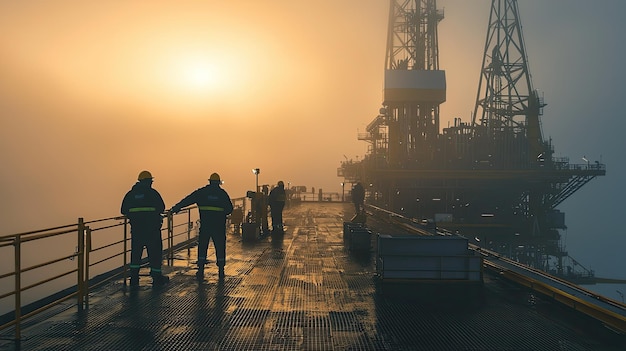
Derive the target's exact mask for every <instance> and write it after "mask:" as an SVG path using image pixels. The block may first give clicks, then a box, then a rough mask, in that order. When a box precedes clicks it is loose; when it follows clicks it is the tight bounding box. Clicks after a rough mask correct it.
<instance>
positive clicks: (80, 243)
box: [76, 217, 85, 311]
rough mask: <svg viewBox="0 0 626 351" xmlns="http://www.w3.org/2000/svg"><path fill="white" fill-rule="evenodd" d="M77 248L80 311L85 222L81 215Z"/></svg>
mask: <svg viewBox="0 0 626 351" xmlns="http://www.w3.org/2000/svg"><path fill="white" fill-rule="evenodd" d="M77 239H78V250H77V253H76V254H77V255H78V259H77V260H76V261H78V263H77V265H78V266H77V272H78V274H77V275H78V277H77V285H78V286H77V287H78V294H77V295H78V310H79V311H81V310H82V309H83V297H84V295H83V293H84V291H83V285H84V279H85V278H84V277H85V274H84V273H85V271H84V270H85V222H84V219H83V218H82V217H81V218H79V219H78V238H77Z"/></svg>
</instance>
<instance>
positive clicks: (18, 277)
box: [14, 235, 22, 340]
mask: <svg viewBox="0 0 626 351" xmlns="http://www.w3.org/2000/svg"><path fill="white" fill-rule="evenodd" d="M14 246H15V340H20V339H21V338H22V330H21V322H22V274H21V273H22V263H21V261H22V257H21V256H22V236H21V235H16V236H15V242H14Z"/></svg>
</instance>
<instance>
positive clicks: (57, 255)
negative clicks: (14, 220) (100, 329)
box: [0, 198, 246, 340]
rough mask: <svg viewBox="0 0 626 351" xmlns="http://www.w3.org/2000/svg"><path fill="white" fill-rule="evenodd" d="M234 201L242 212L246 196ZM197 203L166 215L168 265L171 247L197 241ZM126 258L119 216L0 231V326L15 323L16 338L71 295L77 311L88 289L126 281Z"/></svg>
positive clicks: (125, 231) (125, 229)
mask: <svg viewBox="0 0 626 351" xmlns="http://www.w3.org/2000/svg"><path fill="white" fill-rule="evenodd" d="M232 201H233V204H234V205H235V207H236V208H241V211H242V212H243V213H245V208H246V198H236V199H232ZM195 208H196V207H195V206H193V207H188V208H185V209H183V210H182V211H181V212H179V213H177V214H175V215H173V214H171V213H167V214H164V220H163V226H162V228H161V233H162V234H161V237H162V240H163V243H164V245H163V255H164V257H165V258H166V260H167V264H168V265H172V264H173V260H174V251H175V250H179V249H183V248H185V247H187V248H188V249H189V248H190V247H191V246H192V245H193V244H194V243H195V239H196V236H197V229H198V224H199V221H198V211H196V210H194V209H195ZM129 261H130V224H129V222H128V219H127V218H125V217H123V216H118V217H109V218H102V219H96V220H90V221H86V220H84V219H83V218H78V220H77V222H76V223H72V224H68V225H63V226H58V227H52V228H46V229H40V230H34V231H29V232H24V233H18V234H10V235H4V236H1V237H0V263H1V267H2V270H1V271H0V308H1V309H2V310H1V312H0V323H1V325H0V331H3V330H7V329H9V328H10V327H13V328H14V337H15V340H19V339H20V338H21V326H22V324H23V322H24V321H25V320H26V319H28V318H29V317H32V316H35V315H37V314H40V313H42V312H44V311H47V310H49V309H51V308H53V307H55V306H58V305H60V304H61V303H63V302H65V301H68V300H71V299H76V306H77V308H78V310H79V311H81V310H82V309H84V308H86V307H88V304H89V290H90V289H91V288H94V287H97V286H98V285H101V284H104V283H106V282H108V281H110V280H112V279H119V278H120V277H123V278H124V285H126V281H127V279H126V278H127V273H128V264H129ZM144 261H145V258H144ZM11 281H13V283H12V284H11ZM51 292H53V293H51ZM11 298H12V301H10V300H11Z"/></svg>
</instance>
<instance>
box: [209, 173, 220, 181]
mask: <svg viewBox="0 0 626 351" xmlns="http://www.w3.org/2000/svg"><path fill="white" fill-rule="evenodd" d="M209 180H211V181H213V180H215V181H218V182H219V181H220V175H219V174H217V173H213V174H211V176H210V177H209Z"/></svg>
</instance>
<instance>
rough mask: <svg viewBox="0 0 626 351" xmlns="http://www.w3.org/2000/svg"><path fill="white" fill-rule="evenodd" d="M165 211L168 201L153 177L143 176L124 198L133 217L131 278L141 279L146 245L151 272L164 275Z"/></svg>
mask: <svg viewBox="0 0 626 351" xmlns="http://www.w3.org/2000/svg"><path fill="white" fill-rule="evenodd" d="M164 211H165V203H164V202H163V198H162V197H161V194H159V192H158V191H156V190H155V189H153V188H152V180H151V179H143V180H140V181H138V182H137V183H135V185H133V187H132V189H131V190H130V191H129V192H128V193H126V195H125V196H124V200H122V208H121V212H122V214H123V215H124V216H126V217H127V218H128V219H129V221H130V232H131V239H130V247H131V248H130V282H131V285H134V284H137V283H138V281H139V268H140V267H141V256H142V254H143V248H144V246H145V247H146V250H147V251H148V260H149V261H150V275H151V276H152V277H153V278H155V277H160V276H161V264H162V256H161V254H162V252H163V242H162V241H161V225H162V224H163V218H162V217H161V213H163V212H164Z"/></svg>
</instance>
